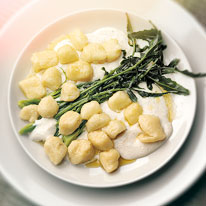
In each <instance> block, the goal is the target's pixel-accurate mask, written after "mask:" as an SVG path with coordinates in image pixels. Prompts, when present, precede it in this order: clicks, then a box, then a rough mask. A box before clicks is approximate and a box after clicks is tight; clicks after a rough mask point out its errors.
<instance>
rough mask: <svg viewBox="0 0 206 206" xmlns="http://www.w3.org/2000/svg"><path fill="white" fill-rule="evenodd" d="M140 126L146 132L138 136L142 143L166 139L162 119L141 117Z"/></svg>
mask: <svg viewBox="0 0 206 206" xmlns="http://www.w3.org/2000/svg"><path fill="white" fill-rule="evenodd" d="M139 125H140V128H141V129H142V131H143V132H144V133H143V134H140V135H139V136H138V138H139V140H140V141H141V142H145V143H149V142H156V141H160V140H164V139H165V138H166V135H165V132H164V130H163V128H162V126H161V123H160V119H159V117H157V116H154V115H149V114H143V115H140V116H139Z"/></svg>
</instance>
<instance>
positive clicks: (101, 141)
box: [88, 130, 113, 150]
mask: <svg viewBox="0 0 206 206" xmlns="http://www.w3.org/2000/svg"><path fill="white" fill-rule="evenodd" d="M88 139H89V141H90V142H91V143H92V144H93V145H94V147H95V148H97V149H98V150H109V149H112V147H113V142H112V140H111V139H110V138H109V137H108V136H107V134H106V133H105V132H103V131H100V130H98V131H94V132H90V133H89V134H88Z"/></svg>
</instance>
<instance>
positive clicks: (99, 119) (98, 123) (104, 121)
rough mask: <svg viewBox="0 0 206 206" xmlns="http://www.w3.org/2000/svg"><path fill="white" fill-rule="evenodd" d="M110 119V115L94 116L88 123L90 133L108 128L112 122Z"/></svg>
mask: <svg viewBox="0 0 206 206" xmlns="http://www.w3.org/2000/svg"><path fill="white" fill-rule="evenodd" d="M110 120H111V119H110V117H109V115H108V114H105V113H101V114H94V115H93V116H92V117H91V118H90V119H89V120H88V121H87V123H86V128H87V131H88V132H91V131H95V130H99V129H101V128H103V127H105V126H107V125H108V124H109V122H110Z"/></svg>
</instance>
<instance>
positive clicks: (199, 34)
mask: <svg viewBox="0 0 206 206" xmlns="http://www.w3.org/2000/svg"><path fill="white" fill-rule="evenodd" d="M128 2H129V3H128ZM113 5H115V6H114V7H115V8H118V9H122V8H124V9H127V10H129V11H133V12H135V13H136V14H137V15H139V16H145V17H146V18H149V19H153V20H154V23H155V24H156V25H160V26H161V28H163V30H164V31H166V32H168V33H169V34H170V35H171V36H172V37H173V39H175V40H176V41H177V43H178V44H179V45H180V46H181V48H182V49H183V51H184V52H185V54H186V56H187V57H188V59H189V61H190V64H191V66H192V68H193V70H194V71H196V72H198V71H199V72H204V71H205V65H206V58H203V57H202V52H201V51H204V50H206V37H205V33H204V31H203V29H202V28H201V27H200V26H199V25H198V24H197V22H196V21H195V20H194V19H193V18H192V17H191V16H190V15H188V14H187V13H186V12H185V11H184V10H183V9H181V8H180V7H178V6H177V5H176V4H174V3H173V2H170V1H167V0H156V1H154V0H145V1H141V0H139V1H138V0H134V1H133V0H130V1H129V0H128V1H120V0H113ZM95 7H99V8H100V7H101V8H111V1H110V0H105V1H98V3H97V1H95V0H87V1H81V2H80V1H78V0H77V1H74V2H73V4H72V5H71V4H69V2H68V1H67V0H65V1H64V0H62V1H61V3H59V4H58V6H57V2H56V1H49V0H45V1H36V2H34V3H33V4H32V5H31V6H28V7H26V9H24V10H23V11H22V12H21V13H19V14H18V15H17V16H16V17H15V18H14V19H13V20H12V21H11V22H10V23H9V24H7V26H6V27H5V28H4V31H3V32H2V33H1V37H0V44H1V47H0V51H1V55H0V58H1V60H0V64H1V70H0V74H1V75H0V84H1V87H0V88H1V95H2V97H4V98H1V107H0V113H1V124H0V131H1V136H2V141H1V144H0V154H1V155H0V164H1V172H2V173H3V174H4V176H5V177H6V178H7V179H8V180H9V182H10V183H12V185H14V186H15V187H16V188H17V189H18V190H19V191H20V192H21V194H23V195H24V196H25V197H27V198H29V199H30V200H32V201H33V202H36V203H37V204H38V205H96V204H98V205H105V204H112V205H137V204H138V205H151V204H152V205H164V204H166V203H167V202H168V201H171V200H172V199H174V198H176V197H177V196H178V195H180V194H182V192H183V191H185V189H186V188H188V187H189V186H190V185H191V184H192V183H194V181H195V180H196V179H197V178H198V177H199V175H200V174H201V173H202V172H203V171H204V169H205V166H206V154H205V145H206V139H205V131H206V123H205V116H206V108H205V105H206V104H205V102H206V96H205V94H206V88H205V85H206V83H205V80H203V79H201V80H198V81H197V100H198V101H197V112H196V117H195V122H194V126H193V127H192V131H191V132H190V135H189V137H188V139H187V141H186V143H185V144H184V146H183V147H182V149H181V150H180V152H178V155H176V156H175V158H174V159H173V160H172V161H170V162H169V163H168V164H167V165H166V166H165V167H163V168H162V169H161V170H159V171H158V173H155V174H154V175H152V176H150V177H149V178H147V179H145V180H142V181H140V182H138V183H137V184H132V185H128V186H126V187H120V188H114V189H88V188H82V187H78V186H74V185H71V184H69V183H65V182H63V181H61V180H58V179H56V178H54V177H52V176H51V175H48V173H46V172H44V171H43V170H42V169H40V168H39V167H38V166H36V164H34V163H33V162H32V161H31V159H30V158H28V157H27V155H26V154H25V152H24V151H23V150H22V149H21V147H20V145H19V143H18V141H17V140H16V138H15V136H14V134H13V133H12V129H11V127H10V121H9V119H8V113H7V109H6V105H7V101H6V98H7V91H8V80H9V77H10V74H11V68H12V66H13V64H14V61H15V60H16V58H17V56H18V54H19V52H20V51H21V50H22V48H23V47H24V46H25V44H26V42H28V41H29V39H30V38H31V36H33V35H34V34H35V33H36V32H38V31H39V30H40V29H41V28H42V27H43V26H44V25H46V24H48V23H49V22H52V21H54V20H55V19H57V18H58V17H60V16H63V15H66V14H68V13H69V12H72V11H75V10H79V9H85V8H95ZM45 9H47V10H46V12H45ZM45 13H46V15H45ZM31 22H33V23H32V26H30V24H31ZM174 22H175V23H174ZM28 27H29V29H27V28H28ZM183 28H184V29H183ZM22 31H24V32H22ZM25 31H26V32H25ZM180 31H181V32H180ZM17 37H18V39H17ZM194 37H195V38H194ZM11 47H12V49H11ZM194 168H195V169H194Z"/></svg>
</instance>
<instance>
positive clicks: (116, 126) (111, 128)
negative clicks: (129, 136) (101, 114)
mask: <svg viewBox="0 0 206 206" xmlns="http://www.w3.org/2000/svg"><path fill="white" fill-rule="evenodd" d="M103 130H104V131H105V132H106V133H107V135H108V136H109V137H110V138H111V139H115V138H116V137H117V135H119V134H120V133H122V132H124V131H125V130H126V126H125V124H124V122H122V121H121V120H112V121H110V122H109V124H108V126H107V127H105V128H104V129H103Z"/></svg>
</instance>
